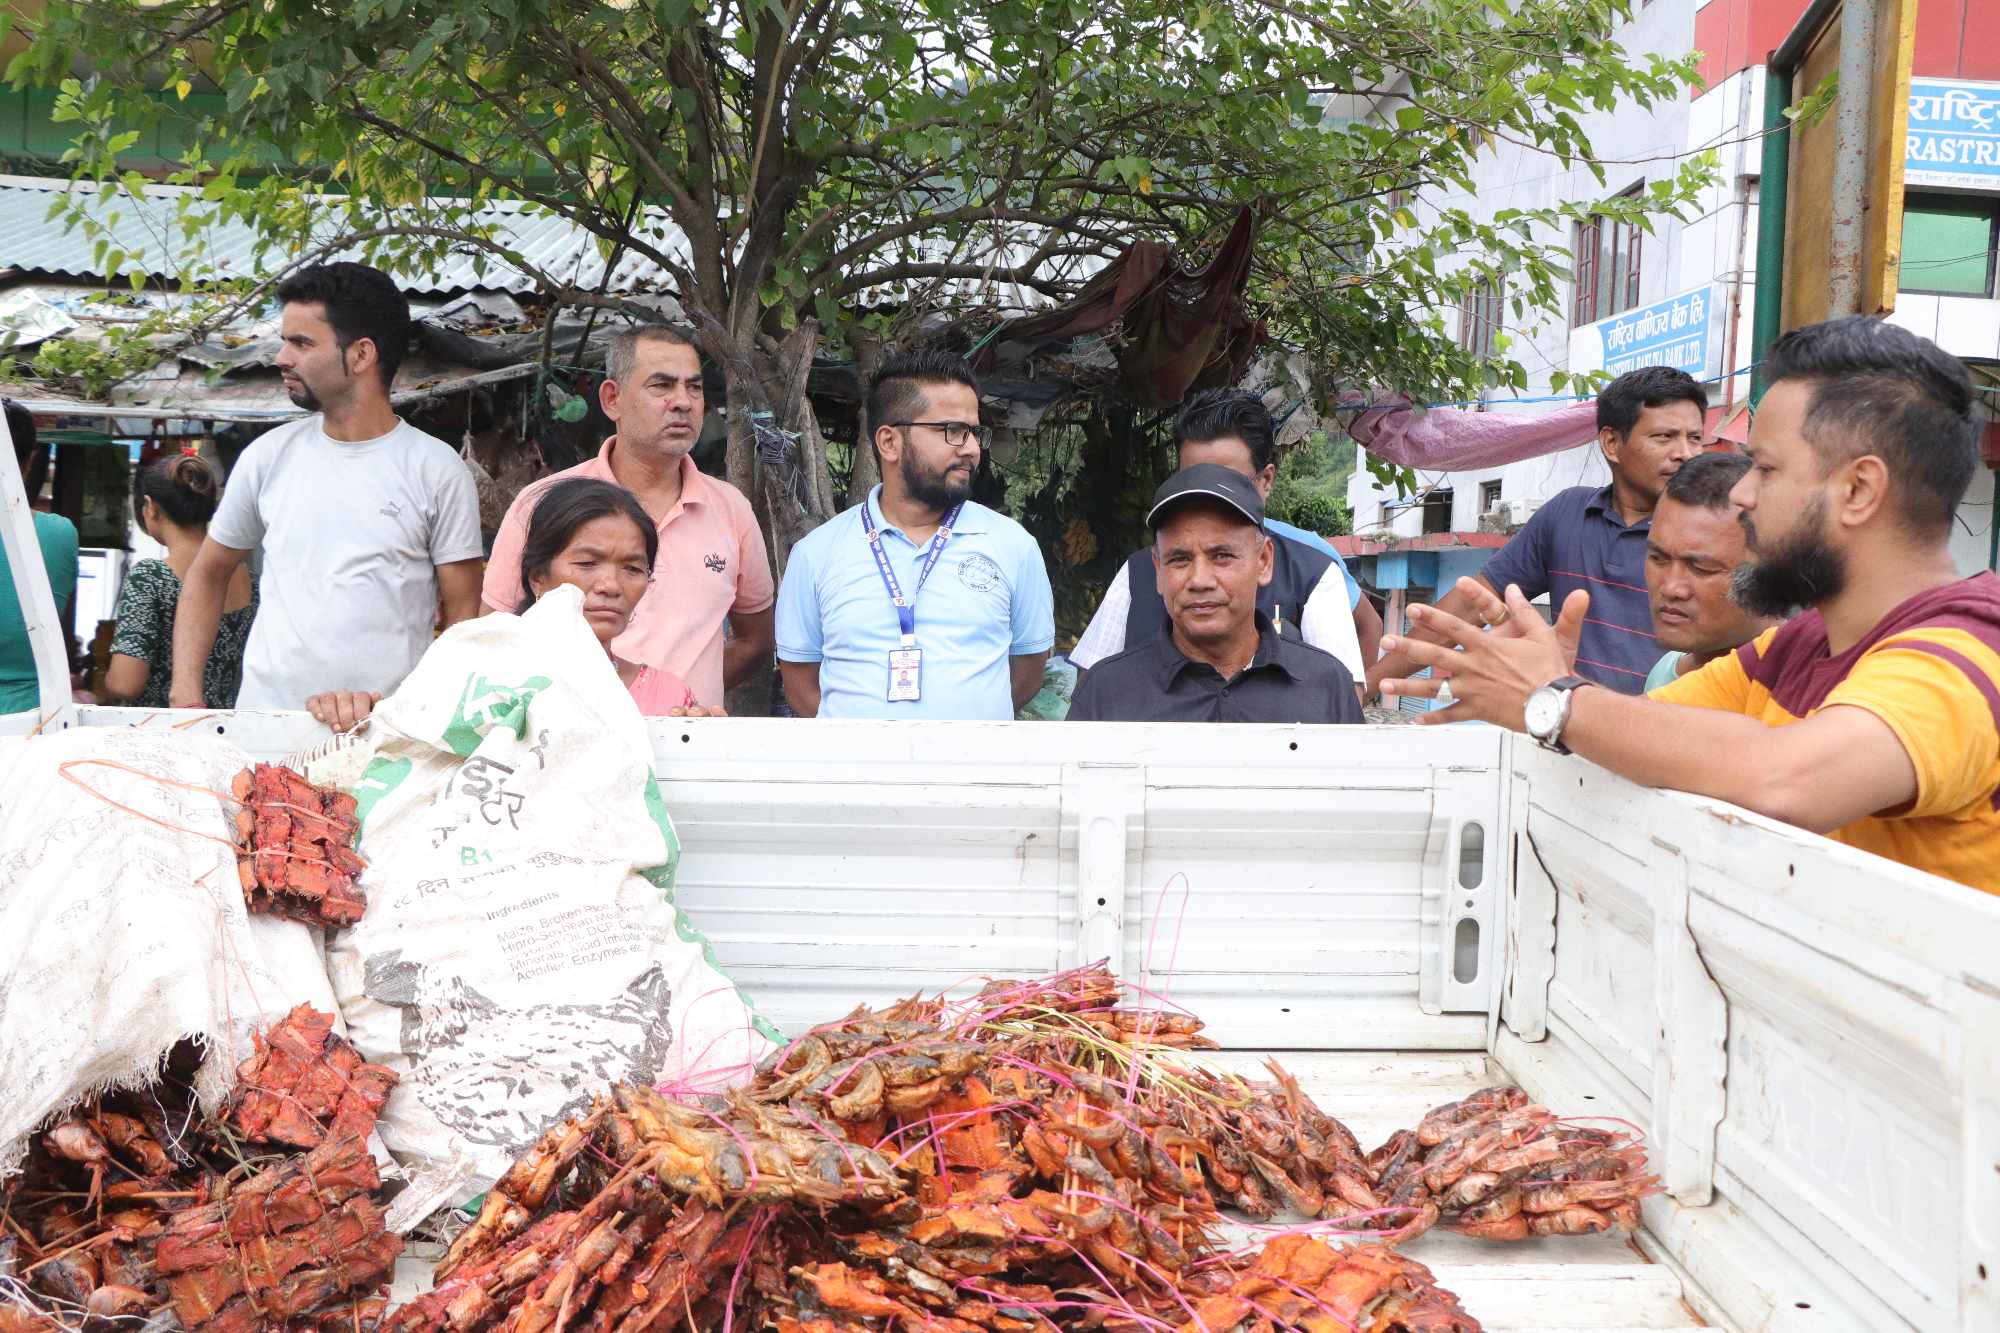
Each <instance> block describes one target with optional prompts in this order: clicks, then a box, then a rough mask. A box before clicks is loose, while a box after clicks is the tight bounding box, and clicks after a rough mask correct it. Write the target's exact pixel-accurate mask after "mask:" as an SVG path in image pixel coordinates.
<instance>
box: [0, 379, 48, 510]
mask: <svg viewBox="0 0 2000 1333" xmlns="http://www.w3.org/2000/svg"><path fill="white" fill-rule="evenodd" d="M0 401H4V403H5V407H6V413H7V433H8V434H9V435H11V436H13V437H14V465H15V466H16V467H18V468H20V469H21V488H22V489H23V490H25V491H26V492H27V493H28V502H29V503H30V504H32V503H34V500H35V497H37V496H39V495H40V494H41V493H42V486H43V484H44V483H45V482H47V481H48V479H49V451H48V446H46V445H44V444H43V443H42V442H41V439H40V437H39V436H38V435H37V434H36V431H35V414H34V413H33V412H30V411H29V410H28V409H27V408H25V407H23V406H21V405H20V404H19V403H17V402H15V401H14V400H13V399H12V398H8V399H4V400H0Z"/></svg>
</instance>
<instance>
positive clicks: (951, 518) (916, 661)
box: [861, 497, 965, 704]
mask: <svg viewBox="0 0 2000 1333" xmlns="http://www.w3.org/2000/svg"><path fill="white" fill-rule="evenodd" d="M873 505H874V501H873V499H872V497H871V498H870V499H868V500H864V501H862V503H861V526H862V527H864V528H866V529H867V531H868V549H869V550H870V551H872V552H873V553H874V555H875V572H876V573H878V574H880V575H881V576H882V586H883V588H885V589H887V590H888V593H889V602H890V604H891V605H892V606H894V607H895V608H896V625H897V628H898V629H900V630H901V631H902V646H901V647H899V648H893V649H891V650H890V652H889V691H888V699H889V702H890V703H892V704H901V703H916V702H918V701H919V700H921V699H922V698H923V689H924V685H923V682H924V650H923V649H922V648H919V647H918V646H917V598H918V597H919V596H921V595H922V593H923V591H924V583H925V582H926V581H927V580H928V579H929V578H930V576H931V571H932V570H933V569H935V568H937V562H938V557H939V556H941V555H943V554H944V547H945V543H946V542H948V541H950V540H951V530H952V528H954V527H956V526H957V524H958V516H959V513H960V512H961V511H962V510H963V509H964V508H965V502H964V501H962V500H961V501H960V502H959V503H957V504H955V505H953V506H952V507H951V508H950V509H948V510H946V511H945V516H944V519H943V521H942V522H940V523H939V524H938V530H937V531H936V532H935V533H934V534H932V536H931V544H930V549H929V550H928V551H927V552H925V554H924V565H923V568H922V569H921V570H919V571H918V573H917V586H916V589H915V591H913V592H911V594H910V595H909V596H908V597H905V596H903V585H902V584H901V582H899V581H898V580H897V578H896V569H895V566H894V565H892V564H891V563H890V561H889V553H888V552H887V551H886V550H884V549H883V548H882V532H881V530H880V529H879V528H877V527H876V526H875V515H874V514H873V513H871V512H870V510H871V509H872V508H873Z"/></svg>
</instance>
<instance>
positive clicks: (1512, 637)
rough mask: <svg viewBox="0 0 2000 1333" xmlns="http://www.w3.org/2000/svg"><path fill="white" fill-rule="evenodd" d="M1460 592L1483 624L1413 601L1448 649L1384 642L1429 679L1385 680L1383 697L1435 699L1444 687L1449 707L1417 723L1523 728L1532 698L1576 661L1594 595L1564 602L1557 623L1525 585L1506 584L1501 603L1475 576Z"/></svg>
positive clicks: (1416, 614)
mask: <svg viewBox="0 0 2000 1333" xmlns="http://www.w3.org/2000/svg"><path fill="white" fill-rule="evenodd" d="M1458 587H1459V591H1460V592H1461V593H1463V594H1465V595H1467V596H1469V597H1471V598H1472V604H1473V606H1474V608H1475V609H1477V611H1478V613H1479V615H1480V618H1481V619H1482V620H1483V621H1484V622H1485V624H1483V625H1475V624H1471V623H1469V622H1467V621H1464V620H1460V619H1459V618H1458V617H1457V616H1454V615H1449V614H1447V613H1446V612H1443V611H1440V610H1438V609H1437V608H1436V607H1434V606H1413V607H1411V608H1410V618H1411V619H1412V620H1414V621H1415V622H1416V623H1417V624H1419V625H1421V626H1423V627H1424V628H1425V629H1427V630H1429V631H1431V632H1432V633H1435V634H1441V635H1443V636H1444V637H1445V638H1446V640H1447V641H1448V646H1442V647H1441V646H1439V645H1436V644H1429V643H1421V642H1419V641H1417V640H1415V639H1410V638H1405V637H1403V636H1400V635H1396V636H1390V637H1385V638H1384V639H1383V640H1382V650H1383V651H1384V652H1396V651H1399V650H1400V651H1402V652H1405V653H1407V654H1408V655H1409V656H1410V658H1411V660H1413V661H1414V662H1416V664H1417V665H1418V666H1420V667H1424V666H1427V667H1429V668H1431V675H1430V678H1429V679H1424V678H1420V677H1414V676H1412V677H1406V678H1404V679H1401V680H1385V681H1383V682H1382V693H1383V694H1385V695H1409V696H1411V697H1412V698H1419V699H1434V698H1436V697H1438V694H1439V692H1440V691H1441V690H1443V689H1444V687H1445V686H1447V685H1449V686H1450V697H1451V699H1453V700H1454V701H1455V703H1454V706H1453V707H1451V708H1448V709H1440V710H1437V711H1433V712H1429V713H1424V714H1422V715H1421V716H1420V717H1419V718H1418V721H1419V722H1421V723H1425V724H1429V725H1433V726H1434V725H1437V724H1440V723H1445V722H1467V721H1478V722H1491V723H1493V724H1495V725H1496V726H1502V727H1507V728H1509V729H1510V730H1513V731H1520V730H1522V728H1523V725H1524V724H1523V722H1522V717H1521V713H1522V709H1523V707H1524V706H1525V705H1526V703H1527V701H1528V696H1529V695H1530V694H1532V693H1534V692H1535V691H1536V690H1538V689H1540V688H1541V687H1542V686H1544V685H1546V684H1548V683H1549V682H1550V681H1552V680H1555V679H1556V678H1558V677H1560V676H1564V675H1567V674H1569V672H1570V671H1571V670H1573V669H1574V666H1575V662H1576V645H1577V640H1578V638H1579V637H1580V636H1581V634H1582V632H1583V617H1584V613H1585V612H1586V611H1587V610H1588V609H1589V606H1590V594H1589V593H1587V592H1583V591H1577V592H1573V593H1571V594H1570V595H1569V597H1568V598H1567V599H1566V600H1565V601H1564V602H1563V605H1562V611H1561V613H1560V614H1559V615H1558V616H1557V618H1556V623H1555V625H1553V626H1550V625H1549V624H1547V623H1546V622H1544V621H1543V620H1542V618H1541V616H1540V614H1539V613H1537V612H1536V610H1535V609H1534V607H1532V606H1530V605H1529V604H1528V599H1527V598H1526V597H1523V596H1522V595H1521V590H1520V588H1519V587H1518V586H1516V585H1514V584H1511V583H1510V584H1508V585H1507V596H1506V599H1505V600H1504V602H1503V601H1502V600H1501V599H1500V598H1497V597H1495V596H1493V595H1492V594H1491V593H1490V592H1488V591H1487V590H1486V589H1485V587H1483V586H1482V585H1480V584H1479V583H1478V582H1477V581H1475V580H1472V579H1460V580H1459V583H1458Z"/></svg>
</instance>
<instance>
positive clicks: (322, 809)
mask: <svg viewBox="0 0 2000 1333" xmlns="http://www.w3.org/2000/svg"><path fill="white" fill-rule="evenodd" d="M231 793H232V794H233V795H234V796H235V797H236V799H237V800H238V801H240V802H241V803H242V807H243V808H242V809H240V810H239V811H237V813H236V864H237V870H238V872H239V874H240V876H241V878H242V881H243V897H244V900H245V901H246V902H248V903H249V904H250V910H251V911H253V912H264V913H268V914H270V915H272V916H282V917H289V918H290V919H292V920H294V921H303V922H305V923H306V924H307V925H314V926H351V925H353V924H354V923H355V922H357V921H359V920H360V919H361V913H362V911H363V910H364V909H365V908H366V907H367V905H368V904H367V900H366V899H365V898H363V897H362V895H361V890H360V889H358V888H356V887H355V885H354V877H355V876H356V875H358V874H360V873H361V870H362V867H363V865H364V862H363V861H362V859H361V858H360V857H359V856H357V855H355V853H354V835H355V832H356V830H357V828H358V825H357V823H356V821H355V815H354V812H355V804H354V798H353V797H352V796H347V795H344V794H343V793H340V792H337V791H332V790H329V789H327V788H324V787H315V786H314V785H313V784H312V783H310V782H307V781H306V780H305V779H304V778H302V777H300V776H299V775H298V774H297V773H294V772H293V771H292V770H291V769H289V768H284V767H282V766H280V765H277V764H258V765H256V766H255V767H253V768H246V769H244V770H243V771H242V772H241V773H238V774H237V775H236V780H235V782H234V783H232V784H231Z"/></svg>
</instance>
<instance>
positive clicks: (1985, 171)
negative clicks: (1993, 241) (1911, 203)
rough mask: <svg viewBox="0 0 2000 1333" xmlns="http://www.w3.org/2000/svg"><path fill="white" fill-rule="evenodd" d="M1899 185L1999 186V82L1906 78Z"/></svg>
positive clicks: (1993, 188) (1991, 188) (1976, 187)
mask: <svg viewBox="0 0 2000 1333" xmlns="http://www.w3.org/2000/svg"><path fill="white" fill-rule="evenodd" d="M1903 183H1904V184H1906V185H1954V186H1960V187H1965V188H1970V189H1987V190H2000V83H1969V82H1967V81H1965V80H1963V79H1911V80H1910V127H1909V133H1908V134H1907V135H1906V136H1905V138H1904V152H1903Z"/></svg>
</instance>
